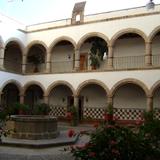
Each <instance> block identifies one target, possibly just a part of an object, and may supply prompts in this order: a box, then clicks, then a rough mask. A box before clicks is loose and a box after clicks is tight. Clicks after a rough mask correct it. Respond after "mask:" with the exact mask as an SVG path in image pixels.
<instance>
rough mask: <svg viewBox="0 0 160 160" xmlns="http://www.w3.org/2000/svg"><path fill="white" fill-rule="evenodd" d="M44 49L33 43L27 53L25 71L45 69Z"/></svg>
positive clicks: (32, 71)
mask: <svg viewBox="0 0 160 160" xmlns="http://www.w3.org/2000/svg"><path fill="white" fill-rule="evenodd" d="M45 60H46V49H45V47H44V46H43V45H41V44H34V45H33V46H31V47H30V48H29V51H28V54H27V64H26V72H27V73H36V72H44V71H45Z"/></svg>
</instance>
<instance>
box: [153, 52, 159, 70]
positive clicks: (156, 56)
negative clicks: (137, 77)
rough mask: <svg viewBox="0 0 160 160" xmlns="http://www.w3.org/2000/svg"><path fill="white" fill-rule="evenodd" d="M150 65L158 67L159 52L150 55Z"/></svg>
mask: <svg viewBox="0 0 160 160" xmlns="http://www.w3.org/2000/svg"><path fill="white" fill-rule="evenodd" d="M152 65H153V66H154V67H159V66H160V54H157V55H153V56H152Z"/></svg>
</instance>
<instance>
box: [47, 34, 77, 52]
mask: <svg viewBox="0 0 160 160" xmlns="http://www.w3.org/2000/svg"><path fill="white" fill-rule="evenodd" d="M61 41H68V42H70V43H71V44H72V45H73V47H74V48H76V42H75V41H74V40H73V39H72V38H70V37H67V36H61V37H58V38H56V39H55V40H54V41H53V42H52V43H51V44H50V46H49V53H51V52H52V50H53V48H54V47H55V46H56V45H57V44H58V43H59V42H61Z"/></svg>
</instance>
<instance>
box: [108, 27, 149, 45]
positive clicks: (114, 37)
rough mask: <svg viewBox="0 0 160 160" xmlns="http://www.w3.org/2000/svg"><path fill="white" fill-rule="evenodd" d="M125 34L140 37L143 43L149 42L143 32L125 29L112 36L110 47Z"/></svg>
mask: <svg viewBox="0 0 160 160" xmlns="http://www.w3.org/2000/svg"><path fill="white" fill-rule="evenodd" d="M126 33H135V34H138V35H139V36H140V37H142V38H143V39H144V42H148V41H149V40H148V37H147V36H146V34H145V33H144V32H143V31H141V30H139V29H136V28H127V29H122V30H120V31H118V32H117V33H115V34H114V35H113V37H112V38H111V41H110V45H111V46H114V44H115V42H116V40H117V39H118V38H119V37H120V36H122V35H124V34H126Z"/></svg>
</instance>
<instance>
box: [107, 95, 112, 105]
mask: <svg viewBox="0 0 160 160" xmlns="http://www.w3.org/2000/svg"><path fill="white" fill-rule="evenodd" d="M107 104H111V105H113V97H112V96H108V102H107Z"/></svg>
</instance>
